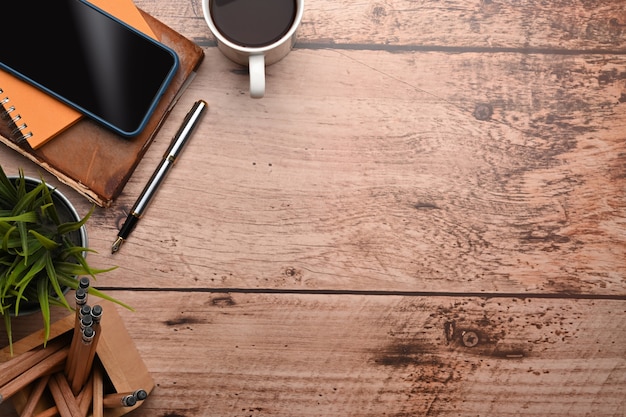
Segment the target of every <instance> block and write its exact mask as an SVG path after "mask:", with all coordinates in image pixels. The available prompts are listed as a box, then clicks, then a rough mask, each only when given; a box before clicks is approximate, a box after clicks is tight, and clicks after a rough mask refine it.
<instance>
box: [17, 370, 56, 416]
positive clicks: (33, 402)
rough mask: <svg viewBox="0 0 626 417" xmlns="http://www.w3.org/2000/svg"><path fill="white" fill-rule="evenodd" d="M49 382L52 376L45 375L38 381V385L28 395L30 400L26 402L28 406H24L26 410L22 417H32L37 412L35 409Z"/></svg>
mask: <svg viewBox="0 0 626 417" xmlns="http://www.w3.org/2000/svg"><path fill="white" fill-rule="evenodd" d="M49 380H50V375H44V376H42V377H41V378H39V380H37V383H36V384H35V386H34V387H33V389H32V391H31V392H30V394H29V395H28V400H27V401H26V404H24V408H23V409H22V412H21V413H20V417H32V415H33V413H34V412H35V407H37V403H38V402H39V400H40V399H41V395H42V394H43V392H44V390H45V389H46V386H47V385H48V381H49Z"/></svg>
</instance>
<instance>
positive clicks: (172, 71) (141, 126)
mask: <svg viewBox="0 0 626 417" xmlns="http://www.w3.org/2000/svg"><path fill="white" fill-rule="evenodd" d="M78 1H79V2H80V3H84V4H85V5H87V6H89V7H91V8H92V9H94V10H96V11H98V12H99V13H101V14H103V15H105V16H108V17H109V18H111V19H112V20H114V21H116V22H118V23H120V24H122V25H124V26H125V27H127V28H129V29H130V30H132V31H133V32H135V33H137V34H139V35H140V36H141V37H142V38H144V39H146V40H148V41H149V42H152V43H153V44H156V45H159V47H161V48H163V49H164V50H165V51H167V52H168V53H169V54H170V55H171V56H172V59H173V64H172V67H171V68H170V71H169V73H168V74H167V76H166V77H164V79H163V83H162V85H161V87H160V89H159V90H158V91H157V94H156V96H155V98H154V100H153V101H152V103H151V105H150V107H149V108H148V109H147V111H146V113H145V115H144V118H143V120H142V121H141V123H140V124H139V126H138V127H137V129H135V130H134V131H130V132H128V131H125V130H123V129H121V128H119V127H118V126H115V125H113V124H112V123H110V122H108V121H107V120H105V119H103V118H101V117H99V116H98V115H96V114H94V113H92V112H90V111H88V110H86V109H85V108H83V107H81V106H79V105H78V104H76V103H74V102H72V101H70V100H68V99H66V98H65V97H63V96H61V95H59V94H57V93H55V92H54V91H52V90H50V89H48V88H46V87H45V86H43V85H41V84H39V83H37V82H36V81H35V80H33V79H30V78H29V77H26V76H24V75H23V74H21V73H19V72H17V71H14V70H13V69H12V68H10V67H7V66H6V65H4V64H2V63H0V67H2V68H3V69H5V70H6V71H7V72H9V73H11V74H13V75H14V76H16V77H18V78H20V79H22V80H24V81H26V82H27V83H29V84H31V85H33V86H35V87H37V88H38V89H40V90H42V91H45V92H46V93H48V94H50V95H51V96H53V97H55V98H56V99H58V100H59V101H61V102H63V103H65V104H67V105H68V106H70V107H72V108H74V109H76V110H77V111H79V112H81V113H82V114H84V115H85V116H87V117H89V118H91V119H93V120H95V121H97V122H99V123H100V124H102V125H103V126H106V127H107V128H109V129H110V130H112V131H113V132H115V133H118V134H119V135H121V136H124V137H127V138H132V137H135V136H137V135H139V134H140V133H141V132H142V131H143V130H144V129H145V128H146V125H147V124H148V122H149V121H150V118H151V117H152V115H153V114H154V111H155V109H156V107H157V106H158V104H159V102H160V101H161V98H162V97H163V95H164V94H165V91H166V90H167V88H168V87H169V85H170V83H171V82H172V79H173V78H174V75H176V72H177V71H178V68H179V66H180V59H179V58H178V54H176V52H175V51H174V50H173V49H172V48H170V47H169V46H167V45H165V44H163V43H161V42H158V41H156V40H155V39H153V38H151V37H150V36H148V35H146V34H145V33H143V32H141V31H139V30H137V29H136V28H134V27H132V26H131V25H129V24H127V23H125V22H123V21H121V20H120V19H118V18H117V17H115V16H113V15H111V14H110V13H108V12H106V11H105V10H102V9H101V8H99V7H97V6H95V5H93V4H91V3H89V2H88V1H86V0H78Z"/></svg>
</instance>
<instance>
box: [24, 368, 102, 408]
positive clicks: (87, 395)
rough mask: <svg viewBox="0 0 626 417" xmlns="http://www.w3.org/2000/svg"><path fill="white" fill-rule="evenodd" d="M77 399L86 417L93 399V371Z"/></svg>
mask: <svg viewBox="0 0 626 417" xmlns="http://www.w3.org/2000/svg"><path fill="white" fill-rule="evenodd" d="M76 400H77V401H78V407H79V408H80V415H81V416H82V417H85V416H86V415H87V412H88V411H89V406H90V405H91V403H92V401H93V373H92V374H90V376H89V379H88V380H87V383H86V384H85V386H84V387H83V389H82V391H81V392H80V394H78V397H76ZM20 417H21V416H20Z"/></svg>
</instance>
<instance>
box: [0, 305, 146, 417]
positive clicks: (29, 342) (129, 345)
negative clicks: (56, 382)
mask: <svg viewBox="0 0 626 417" xmlns="http://www.w3.org/2000/svg"><path fill="white" fill-rule="evenodd" d="M98 301H99V302H98V304H100V305H101V306H102V307H103V311H104V314H103V316H102V320H101V332H102V333H101V336H100V338H99V340H98V344H97V347H96V356H97V358H98V360H99V362H100V363H102V367H103V369H104V374H105V378H104V379H105V380H106V384H105V385H106V392H105V394H113V393H124V392H132V391H135V390H137V389H143V390H145V391H146V392H147V393H150V392H152V390H153V389H154V380H153V379H152V377H151V376H150V374H149V373H148V369H147V367H146V365H145V364H144V362H143V360H142V359H141V357H140V356H139V352H138V351H137V348H136V347H135V344H134V342H133V340H132V339H131V337H130V334H129V333H128V331H127V329H126V327H125V326H124V323H123V321H122V319H121V317H120V315H119V313H118V312H117V309H116V306H115V305H114V304H113V303H111V302H108V301H105V300H101V301H100V300H98ZM74 325H75V315H74V314H70V315H68V316H66V317H64V318H63V319H61V320H58V321H57V322H55V323H53V324H52V325H51V326H50V339H49V341H48V343H50V342H51V341H52V340H54V339H55V338H57V337H61V338H66V339H67V340H68V344H69V340H70V339H71V337H70V335H71V333H73V331H74ZM43 340H44V334H43V329H42V330H40V331H37V332H35V333H33V334H31V335H29V336H26V337H25V338H23V339H21V340H19V341H17V342H15V343H14V344H13V355H14V356H13V357H16V356H19V355H20V354H23V353H24V352H27V351H29V350H31V349H33V348H36V347H38V346H41V345H42V344H43ZM9 359H12V357H11V356H10V352H9V348H8V347H6V348H4V349H2V350H0V363H1V362H5V361H7V360H9ZM34 384H35V383H33V384H31V385H30V386H28V387H26V388H24V389H22V390H21V391H19V392H17V393H16V394H14V395H13V396H12V397H11V398H10V401H12V403H13V406H14V407H15V410H16V411H17V413H18V415H19V414H21V413H22V410H23V409H24V407H25V405H26V402H27V400H28V398H29V394H30V391H31V389H32V387H33V385H34ZM46 391H47V390H46ZM142 403H143V402H138V403H137V404H136V405H134V406H132V407H116V408H106V409H104V416H105V417H119V416H123V415H124V414H127V413H129V412H131V411H132V410H134V409H136V408H137V407H140V406H141V404H142ZM52 406H54V401H53V399H52V396H51V395H50V394H49V392H46V393H44V395H43V396H42V398H41V400H40V401H39V403H38V404H37V407H36V410H35V413H39V412H42V411H45V410H47V409H49V408H50V407H52ZM87 416H88V417H91V416H92V412H91V408H90V409H89V412H88V414H87Z"/></svg>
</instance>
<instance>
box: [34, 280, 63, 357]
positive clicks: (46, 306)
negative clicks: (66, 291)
mask: <svg viewBox="0 0 626 417" xmlns="http://www.w3.org/2000/svg"><path fill="white" fill-rule="evenodd" d="M49 297H50V294H49V292H48V282H47V281H46V280H45V279H40V280H39V281H37V299H39V307H41V315H42V317H43V323H44V338H43V345H44V347H45V346H46V343H47V342H48V338H49V337H50V303H49V301H48V299H49ZM63 299H65V298H64V297H63Z"/></svg>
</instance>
